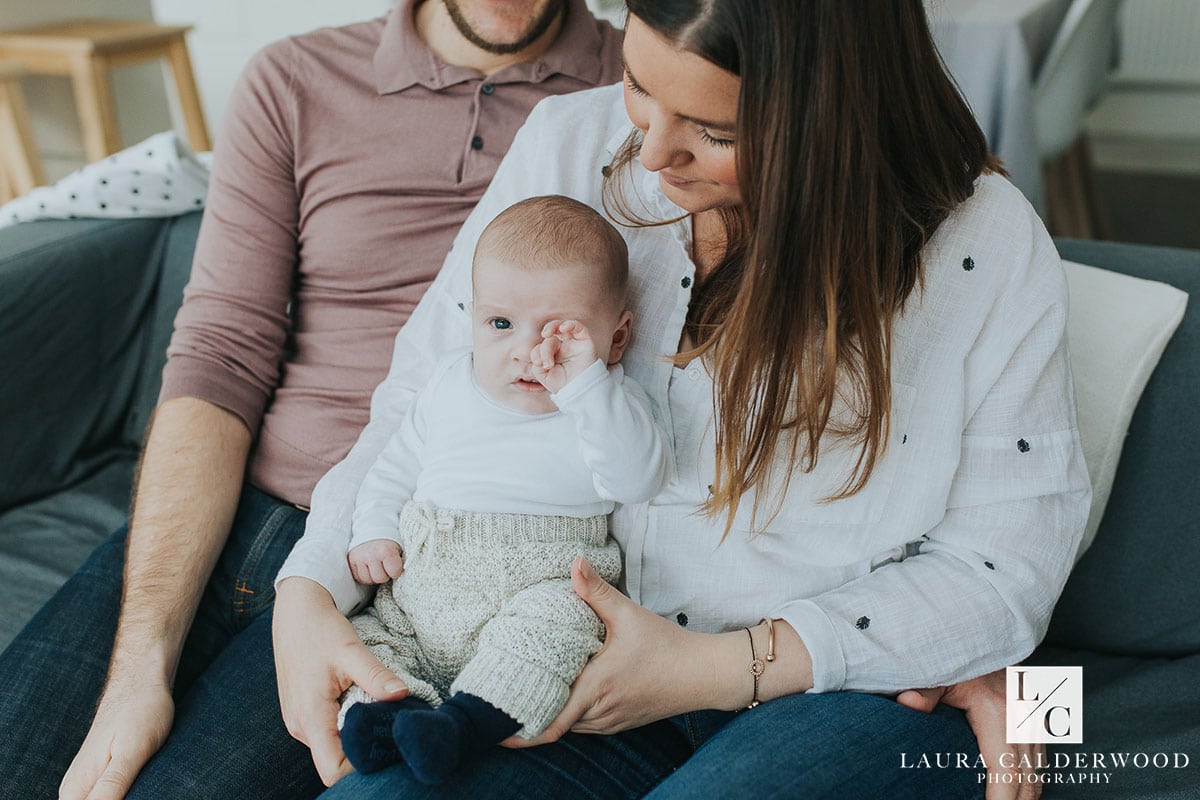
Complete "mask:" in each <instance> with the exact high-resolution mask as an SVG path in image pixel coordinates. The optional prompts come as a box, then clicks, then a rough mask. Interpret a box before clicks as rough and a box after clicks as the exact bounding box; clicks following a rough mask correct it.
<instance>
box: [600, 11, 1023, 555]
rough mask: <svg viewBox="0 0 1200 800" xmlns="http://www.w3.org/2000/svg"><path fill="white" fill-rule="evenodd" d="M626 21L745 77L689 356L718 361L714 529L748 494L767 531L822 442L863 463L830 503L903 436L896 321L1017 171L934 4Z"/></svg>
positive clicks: (616, 167) (610, 183) (672, 14)
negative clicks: (953, 65)
mask: <svg viewBox="0 0 1200 800" xmlns="http://www.w3.org/2000/svg"><path fill="white" fill-rule="evenodd" d="M628 6H629V11H630V13H631V14H632V15H634V16H636V17H637V18H638V19H639V20H641V21H642V22H643V23H645V24H646V25H648V26H649V27H650V28H651V29H653V30H655V31H657V32H658V33H659V34H661V35H663V36H665V37H667V38H668V39H669V40H671V41H672V42H674V43H676V44H677V45H678V46H680V47H682V48H684V49H686V50H689V51H691V52H693V53H695V54H697V55H699V56H701V57H702V58H704V59H706V60H708V61H710V62H712V63H713V64H715V65H716V66H718V67H720V68H721V69H724V70H726V71H728V72H730V73H732V74H734V75H737V76H739V77H740V79H741V92H740V95H739V98H738V112H737V131H736V145H735V146H736V159H737V173H738V183H739V188H740V190H741V197H742V201H743V206H742V208H741V209H739V210H736V211H734V212H732V213H731V212H725V213H723V214H722V217H723V219H724V222H725V228H726V233H727V243H726V250H725V254H724V258H723V259H722V260H721V262H720V263H719V264H718V266H717V267H716V269H714V270H713V271H712V272H711V273H710V274H709V276H708V277H707V278H706V279H705V280H704V282H703V283H702V284H701V285H699V286H697V287H696V291H695V292H694V294H693V298H692V303H691V306H690V308H689V312H688V326H689V332H690V333H691V335H692V337H693V341H695V342H696V346H695V348H694V349H693V350H691V351H688V352H684V353H680V354H679V355H678V356H677V357H676V358H677V363H685V362H687V361H689V360H691V359H693V358H697V357H700V358H704V359H705V360H706V362H707V363H708V365H709V367H710V369H711V371H712V373H713V376H714V406H715V413H716V426H715V438H716V475H715V480H714V481H713V485H712V496H711V498H710V499H709V501H708V503H707V505H706V511H707V512H708V513H710V514H714V515H716V514H722V515H724V516H725V520H726V523H725V533H726V535H727V534H728V532H729V530H730V528H731V527H732V525H733V519H734V514H735V512H736V510H737V507H738V504H739V502H740V501H741V499H742V496H743V495H744V494H746V493H747V492H748V491H751V490H754V491H755V500H754V508H753V513H752V526H753V527H757V525H755V524H753V523H754V520H756V519H757V518H758V516H759V514H760V511H761V509H760V504H761V502H762V501H763V499H764V498H766V497H772V496H773V497H774V498H775V501H776V504H775V508H774V511H773V512H772V516H773V515H774V513H777V511H778V508H779V505H778V504H779V503H780V502H782V499H783V495H784V491H785V490H786V487H787V485H788V483H790V481H791V478H792V475H793V473H794V470H795V469H796V468H799V469H801V470H802V471H805V472H808V471H811V470H812V469H813V468H814V467H815V466H816V463H817V459H818V456H819V454H820V446H821V440H822V437H823V436H825V434H826V433H829V434H831V435H833V436H836V437H843V438H845V439H847V440H849V441H851V442H853V443H854V444H855V445H856V446H857V447H858V448H859V452H858V458H857V461H856V463H855V466H854V469H853V471H852V472H851V473H850V474H849V475H847V476H846V477H845V482H844V483H843V484H842V487H841V489H840V490H839V491H838V492H836V493H835V494H834V495H832V496H831V497H829V498H828V500H837V499H841V498H844V497H848V496H850V495H852V494H854V493H856V492H858V491H859V490H860V489H862V488H863V486H865V485H866V483H867V481H868V479H869V478H870V476H871V472H872V470H873V469H874V467H875V465H876V463H877V462H878V461H879V460H880V459H881V458H882V456H883V452H884V450H885V448H886V443H887V438H888V428H889V422H890V409H891V395H892V392H891V343H892V322H893V319H894V317H895V315H896V314H897V313H898V312H899V311H900V310H901V309H902V307H903V305H904V302H905V300H906V299H907V298H908V296H909V295H910V294H911V293H912V292H913V290H914V289H915V288H916V287H917V286H918V284H919V282H920V281H921V277H922V265H921V250H922V248H923V247H924V245H925V243H926V242H927V241H928V240H929V238H930V237H931V236H932V235H933V233H934V231H935V230H936V229H937V227H938V225H940V224H941V222H942V221H943V220H945V219H946V216H947V215H948V214H949V213H950V211H951V210H952V209H953V208H954V207H955V206H957V205H958V204H959V203H961V202H962V201H964V200H965V199H967V198H968V197H970V196H971V193H972V191H973V186H974V181H975V179H976V178H977V177H979V175H980V174H981V173H982V172H983V171H984V170H995V171H1003V170H1002V167H1001V166H1000V163H999V161H998V160H996V158H995V157H994V156H992V155H990V154H989V152H988V148H987V143H986V141H985V140H984V136H983V133H982V131H981V130H980V129H979V126H978V124H977V123H976V122H975V119H974V117H973V116H972V115H971V112H970V109H969V108H968V107H967V105H966V103H965V102H964V101H963V99H962V97H961V96H960V95H959V93H958V91H957V89H956V88H955V86H954V84H953V82H952V81H951V80H950V78H949V77H948V75H947V73H946V71H945V67H944V65H943V64H942V61H941V58H940V56H939V55H938V52H937V49H936V47H935V46H934V44H933V40H932V37H931V36H930V33H929V26H928V21H927V20H926V17H925V9H924V5H923V0H889V2H884V3H879V2H871V1H870V0H786V2H781V1H780V0H628ZM639 146H640V137H638V136H637V135H636V133H635V135H634V136H632V137H631V138H630V140H629V141H628V142H627V143H626V147H624V148H622V150H621V152H620V153H618V154H617V156H616V158H615V159H614V162H613V164H612V165H610V169H609V170H607V179H606V186H605V197H606V204H610V201H611V200H613V199H615V198H619V197H620V196H621V194H622V193H621V192H620V191H618V190H617V188H616V184H615V183H614V180H617V179H619V178H620V176H621V175H622V174H623V173H624V172H625V170H624V166H625V165H626V164H628V162H629V161H630V160H632V158H633V157H634V156H636V154H637V149H638V147H639ZM617 205H618V210H619V211H623V210H624V209H623V208H621V204H620V203H619V202H618V203H617ZM610 213H614V212H613V210H612V208H610ZM624 216H626V217H627V218H628V217H629V216H630V215H629V214H627V213H625V214H624ZM843 405H844V408H843V407H842V406H843ZM835 407H837V408H839V411H838V413H837V414H836V415H834V413H833V412H834V409H835ZM835 419H836V422H835V421H834V420H835ZM784 457H786V467H785V469H784V470H783V471H782V473H781V472H780V471H779V470H777V469H775V467H776V466H777V463H778V461H779V460H780V459H781V458H784Z"/></svg>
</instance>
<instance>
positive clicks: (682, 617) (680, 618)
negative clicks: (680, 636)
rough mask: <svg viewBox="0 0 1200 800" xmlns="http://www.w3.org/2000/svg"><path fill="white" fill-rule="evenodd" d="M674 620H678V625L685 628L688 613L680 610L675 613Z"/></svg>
mask: <svg viewBox="0 0 1200 800" xmlns="http://www.w3.org/2000/svg"><path fill="white" fill-rule="evenodd" d="M675 621H676V622H678V623H679V624H680V626H682V627H685V628H686V627H687V624H688V615H687V614H685V613H683V612H682V611H680V612H679V613H678V614H676V615H675Z"/></svg>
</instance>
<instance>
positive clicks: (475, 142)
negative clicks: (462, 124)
mask: <svg viewBox="0 0 1200 800" xmlns="http://www.w3.org/2000/svg"><path fill="white" fill-rule="evenodd" d="M471 149H472V150H482V149H483V139H481V138H479V137H478V136H476V137H475V138H474V139H472V140H471Z"/></svg>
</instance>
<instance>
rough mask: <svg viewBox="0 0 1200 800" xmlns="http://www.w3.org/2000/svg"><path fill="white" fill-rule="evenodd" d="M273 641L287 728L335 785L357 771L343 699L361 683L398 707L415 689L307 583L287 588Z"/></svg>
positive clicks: (280, 596) (289, 583) (287, 583)
mask: <svg viewBox="0 0 1200 800" xmlns="http://www.w3.org/2000/svg"><path fill="white" fill-rule="evenodd" d="M272 634H273V639H274V643H275V669H276V672H277V673H278V680H279V705H280V707H281V708H282V710H283V721H284V723H285V724H286V725H287V730H288V733H290V734H291V735H292V737H293V738H295V739H297V740H299V741H301V742H303V743H304V744H305V745H307V746H308V749H309V750H311V751H312V760H313V765H314V766H316V768H317V773H318V774H319V775H320V776H321V780H322V781H323V782H324V783H325V785H326V786H333V784H335V783H337V781H338V780H339V779H340V778H341V777H342V776H344V775H346V774H348V773H350V772H352V771H353V769H354V768H353V767H352V766H350V762H349V761H347V760H346V755H345V754H344V753H343V752H342V742H341V740H340V739H339V738H338V730H337V714H338V699H339V698H340V697H341V696H342V693H343V692H345V691H346V690H347V689H349V688H350V686H351V684H358V685H359V686H360V687H362V688H363V689H364V690H365V691H366V692H367V694H369V695H371V696H372V697H374V698H375V699H376V700H399V699H401V698H402V697H404V696H405V695H406V694H408V687H407V686H405V685H404V681H402V680H400V679H399V678H397V677H396V676H395V675H393V674H392V673H391V672H389V671H388V669H387V668H386V667H384V666H383V664H381V663H380V662H379V659H377V658H375V656H374V655H372V654H371V651H370V650H368V649H367V648H366V646H365V645H364V644H363V643H362V642H361V641H360V640H359V638H358V634H357V633H355V631H354V627H353V626H352V625H351V624H350V621H349V620H348V619H346V618H345V617H344V616H342V614H341V612H339V611H338V610H337V607H336V606H335V605H334V604H333V598H332V597H330V596H329V592H327V591H325V589H324V588H322V587H321V586H320V585H319V584H317V583H315V582H313V581H310V580H309V579H307V578H288V579H286V580H284V581H281V582H280V584H279V588H278V590H277V592H276V595H275V611H274V616H273V618H272Z"/></svg>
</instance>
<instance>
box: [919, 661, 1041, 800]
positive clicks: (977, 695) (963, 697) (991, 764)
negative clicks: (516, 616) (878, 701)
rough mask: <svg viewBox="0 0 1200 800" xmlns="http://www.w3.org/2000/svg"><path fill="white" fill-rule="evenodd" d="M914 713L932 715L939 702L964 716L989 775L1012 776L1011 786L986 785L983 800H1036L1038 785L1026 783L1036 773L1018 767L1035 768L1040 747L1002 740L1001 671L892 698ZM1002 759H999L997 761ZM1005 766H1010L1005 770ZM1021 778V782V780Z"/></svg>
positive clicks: (1003, 694) (1003, 702)
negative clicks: (962, 712)
mask: <svg viewBox="0 0 1200 800" xmlns="http://www.w3.org/2000/svg"><path fill="white" fill-rule="evenodd" d="M896 701H897V702H898V703H900V704H901V705H905V706H908V707H909V708H912V709H916V710H917V711H925V712H929V711H933V709H934V708H935V707H936V706H937V704H938V703H939V702H941V703H945V704H946V705H948V706H952V707H954V708H958V709H962V710H963V711H965V712H967V722H969V723H970V725H971V730H972V731H973V732H974V733H975V738H976V739H977V740H978V741H979V752H980V754H981V755H982V756H983V760H984V762H985V763H986V764H987V765H988V774H989V775H996V776H1002V775H1006V774H1008V775H1012V776H1013V777H1012V778H1011V779H1010V780H1012V783H1003V782H996V783H992V782H991V781H989V782H988V785H987V800H1038V798H1039V797H1041V795H1042V785H1041V784H1040V783H1038V782H1036V781H1032V782H1029V781H1028V779H1029V778H1030V777H1032V776H1033V774H1034V773H1035V772H1036V770H1034V769H1032V768H1030V767H1028V766H1022V764H1025V765H1029V764H1037V763H1038V762H1039V759H1040V758H1041V757H1044V754H1045V752H1046V746H1045V745H1043V744H1008V742H1007V741H1006V736H1005V717H1004V705H1005V680H1004V670H1002V669H1000V670H996V671H995V672H989V673H988V674H987V675H982V676H980V677H978V678H975V679H973V680H969V681H963V682H962V683H956V684H954V685H953V686H940V687H938V688H936V689H910V690H909V691H907V692H901V693H900V695H899V696H898V697H897V698H896ZM1001 756H1003V758H1001ZM1005 764H1008V765H1010V766H1009V767H1008V768H1005V766H1004V765H1005ZM1021 778H1024V780H1021Z"/></svg>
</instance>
